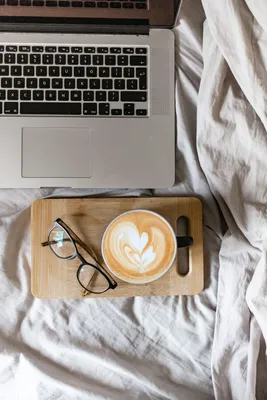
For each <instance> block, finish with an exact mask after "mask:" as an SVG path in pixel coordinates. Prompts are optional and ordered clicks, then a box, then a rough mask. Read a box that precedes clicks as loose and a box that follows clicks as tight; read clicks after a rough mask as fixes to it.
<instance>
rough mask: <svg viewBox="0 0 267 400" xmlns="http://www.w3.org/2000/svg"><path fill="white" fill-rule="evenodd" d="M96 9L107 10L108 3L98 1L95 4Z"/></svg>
mask: <svg viewBox="0 0 267 400" xmlns="http://www.w3.org/2000/svg"><path fill="white" fill-rule="evenodd" d="M97 7H98V8H108V2H106V1H98V2H97Z"/></svg>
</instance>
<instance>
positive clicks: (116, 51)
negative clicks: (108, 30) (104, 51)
mask: <svg viewBox="0 0 267 400" xmlns="http://www.w3.org/2000/svg"><path fill="white" fill-rule="evenodd" d="M110 52H111V54H121V48H120V47H111V49H110Z"/></svg>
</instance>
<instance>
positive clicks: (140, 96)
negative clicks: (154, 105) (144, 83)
mask: <svg viewBox="0 0 267 400" xmlns="http://www.w3.org/2000/svg"><path fill="white" fill-rule="evenodd" d="M121 101H123V102H125V101H126V102H138V101H140V102H143V101H147V93H146V92H138V91H136V92H121Z"/></svg>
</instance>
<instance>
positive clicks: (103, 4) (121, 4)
mask: <svg viewBox="0 0 267 400" xmlns="http://www.w3.org/2000/svg"><path fill="white" fill-rule="evenodd" d="M4 5H7V6H22V7H31V6H33V7H49V8H50V7H63V8H65V7H76V8H77V7H78V8H81V7H86V8H113V9H114V8H115V9H118V8H124V9H128V10H129V9H130V10H131V9H139V10H146V9H148V0H116V1H110V0H109V1H101V0H95V1H78V0H76V1H68V0H59V1H56V0H0V6H4Z"/></svg>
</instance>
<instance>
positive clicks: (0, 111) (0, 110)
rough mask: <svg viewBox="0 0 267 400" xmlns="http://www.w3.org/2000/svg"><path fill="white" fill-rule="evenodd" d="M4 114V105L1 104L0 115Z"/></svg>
mask: <svg viewBox="0 0 267 400" xmlns="http://www.w3.org/2000/svg"><path fill="white" fill-rule="evenodd" d="M2 112H3V104H2V103H0V114H2Z"/></svg>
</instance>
